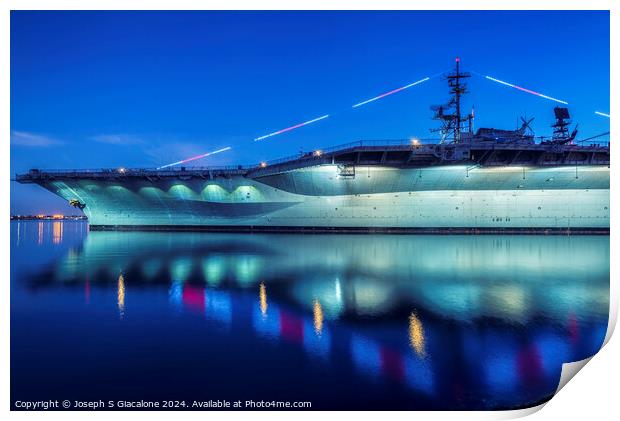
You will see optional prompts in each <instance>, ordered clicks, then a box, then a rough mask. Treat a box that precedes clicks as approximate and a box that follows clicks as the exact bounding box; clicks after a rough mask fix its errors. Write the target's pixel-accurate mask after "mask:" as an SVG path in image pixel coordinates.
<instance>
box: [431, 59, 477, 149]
mask: <svg viewBox="0 0 620 421" xmlns="http://www.w3.org/2000/svg"><path fill="white" fill-rule="evenodd" d="M455 62H456V67H455V71H454V72H453V73H449V74H448V75H446V80H447V81H448V86H449V87H450V94H451V95H452V97H451V98H450V100H449V101H448V102H447V103H446V104H443V105H436V106H433V107H431V109H432V110H433V111H435V115H434V117H433V119H434V120H439V121H440V122H441V127H439V128H437V129H432V130H431V131H432V132H440V133H441V143H444V142H445V141H446V139H448V137H449V136H450V135H451V136H452V140H453V142H455V143H458V142H461V133H462V129H463V123H465V122H468V123H469V129H468V130H469V131H470V132H471V131H472V124H473V109H472V114H471V115H467V116H466V117H462V116H461V96H463V94H466V93H467V85H466V84H465V83H464V82H463V79H466V78H468V77H471V74H469V73H467V72H461V70H460V62H461V60H460V59H459V58H458V57H457V58H456V60H455Z"/></svg>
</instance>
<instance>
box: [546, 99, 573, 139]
mask: <svg viewBox="0 0 620 421" xmlns="http://www.w3.org/2000/svg"><path fill="white" fill-rule="evenodd" d="M553 112H554V114H555V123H554V124H553V125H552V126H551V127H553V136H552V138H551V142H552V143H558V144H561V145H565V144H567V143H572V142H573V140H575V137H576V136H577V126H575V128H574V129H573V131H572V133H570V134H569V133H568V132H569V128H568V126H569V125H570V124H571V123H572V121H571V119H570V114H569V113H568V108H565V107H555V108H554V109H553Z"/></svg>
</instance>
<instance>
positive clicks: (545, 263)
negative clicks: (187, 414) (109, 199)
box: [10, 221, 610, 410]
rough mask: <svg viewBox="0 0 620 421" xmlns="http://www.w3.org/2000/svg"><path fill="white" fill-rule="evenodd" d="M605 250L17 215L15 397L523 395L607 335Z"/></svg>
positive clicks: (423, 400) (406, 402)
mask: <svg viewBox="0 0 620 421" xmlns="http://www.w3.org/2000/svg"><path fill="white" fill-rule="evenodd" d="M609 259H610V256H609V237H608V236H560V235H558V236H525V235H524V236H496V235H483V236H475V235H469V236H467V235H464V236H454V235H331V234H329V235H328V234H326V235H303V234H232V233H231V234H227V233H188V232H94V231H93V232H89V230H88V224H87V223H86V222H83V221H12V222H11V334H10V337H11V402H12V405H13V407H15V406H14V403H15V401H17V400H22V401H35V400H49V399H53V400H54V399H57V400H60V401H63V400H70V401H72V402H73V401H76V400H77V401H99V400H103V401H106V402H107V401H110V400H112V401H118V400H124V401H138V400H145V401H178V402H184V404H185V405H186V406H185V407H177V408H175V409H197V408H192V403H193V402H194V401H200V402H205V401H217V400H220V401H229V402H234V401H238V400H241V401H244V402H245V401H248V400H253V401H282V402H310V403H311V409H313V410H330V409H333V410H340V409H347V410H363V409H390V410H391V409H403V410H406V409H420V410H433V409H447V410H464V409H476V410H479V409H508V408H523V407H528V406H532V405H535V404H538V403H541V402H544V401H546V400H548V399H549V398H550V397H551V396H552V395H553V393H554V391H555V390H556V388H557V385H558V381H559V378H560V373H561V369H562V364H563V363H565V362H569V361H576V360H581V359H584V358H587V357H590V356H592V355H593V354H595V353H596V352H597V351H598V350H599V348H600V347H601V345H602V343H603V339H604V337H605V333H606V329H607V321H608V311H609ZM242 409H248V408H242Z"/></svg>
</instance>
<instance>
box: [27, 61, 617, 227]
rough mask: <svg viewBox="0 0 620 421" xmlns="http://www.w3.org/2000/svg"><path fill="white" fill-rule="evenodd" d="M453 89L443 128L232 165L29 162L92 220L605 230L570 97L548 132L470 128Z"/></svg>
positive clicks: (604, 148) (604, 187)
mask: <svg viewBox="0 0 620 421" xmlns="http://www.w3.org/2000/svg"><path fill="white" fill-rule="evenodd" d="M458 66H459V63H458V61H457V65H456V69H455V71H454V72H452V73H450V74H449V75H447V80H448V83H449V86H450V92H451V94H452V96H451V98H450V100H449V102H448V103H447V104H445V105H441V106H437V107H433V109H434V111H435V118H436V119H437V120H439V121H440V123H441V127H440V128H439V129H438V131H439V132H440V133H441V137H440V139H439V140H438V141H437V142H435V143H427V142H423V141H420V140H416V139H404V140H397V141H393V140H392V141H391V140H380V141H358V142H353V143H348V144H345V145H341V146H336V147H332V148H328V149H322V150H316V151H313V152H310V153H305V154H300V155H297V156H295V157H290V158H285V159H281V160H277V161H273V162H267V163H260V164H256V165H250V166H235V167H194V168H186V167H177V168H165V169H125V168H115V169H99V170H47V171H43V170H38V169H33V170H30V171H29V172H28V173H26V174H18V175H17V176H16V179H17V181H18V182H20V183H36V184H39V185H40V186H42V187H44V188H46V189H47V190H49V191H51V192H53V193H55V194H57V195H59V196H61V197H63V198H64V199H66V200H67V201H68V202H69V203H71V204H72V205H73V206H75V207H77V208H79V209H81V210H83V212H84V213H85V214H86V215H87V217H88V219H89V224H90V227H91V229H183V230H194V229H195V230H214V231H217V230H233V231H254V230H255V231H312V232H324V231H329V232H334V231H335V232H338V231H344V232H351V231H361V232H513V231H514V232H574V233H579V232H588V233H590V232H603V233H606V232H608V231H609V215H610V212H609V201H610V199H609V169H610V168H609V167H610V152H609V145H608V144H584V143H582V144H578V143H576V142H575V137H576V134H577V131H576V129H575V130H573V131H572V132H570V130H569V125H570V116H569V112H568V109H567V108H561V107H556V108H555V109H554V112H555V117H556V123H555V124H554V125H553V136H552V137H550V138H548V139H546V140H543V141H539V142H536V138H535V137H534V135H533V133H531V131H530V129H529V122H528V121H526V120H525V119H523V125H522V126H521V127H520V128H518V129H516V130H498V129H493V128H480V129H478V130H477V131H474V130H473V112H472V113H471V114H469V115H466V116H462V115H461V104H460V98H461V96H462V95H463V94H464V93H466V88H465V84H464V83H463V79H464V78H466V77H468V74H467V73H463V72H461V71H460V69H459V67H458Z"/></svg>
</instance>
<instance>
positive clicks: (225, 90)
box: [10, 11, 609, 213]
mask: <svg viewBox="0 0 620 421" xmlns="http://www.w3.org/2000/svg"><path fill="white" fill-rule="evenodd" d="M457 55H458V56H460V57H461V60H462V61H461V62H462V66H463V68H464V69H465V70H473V71H476V72H480V73H483V74H488V75H491V76H494V77H496V78H499V79H503V80H506V81H509V82H512V83H514V84H517V85H521V86H524V87H527V88H529V89H532V90H535V91H539V92H542V93H545V94H547V95H549V96H552V97H556V98H560V99H564V100H566V101H568V102H569V104H570V105H569V107H570V110H571V114H572V117H573V119H574V120H575V121H576V122H579V127H580V129H581V136H580V137H582V138H583V137H586V136H589V135H594V134H598V133H601V132H605V131H608V130H609V120H608V119H606V118H604V117H600V116H597V115H595V114H594V111H595V110H598V111H603V112H608V111H609V13H608V12H592V11H586V12H583V11H577V12H568V11H551V12H528V11H518V12H515V11H508V12H495V11H491V12H478V11H471V12H467V11H466V12H418V11H403V12H376V11H370V12H361V11H360V12H348V11H344V12H321V11H313V12H269V11H265V12H209V11H205V12H114V11H109V12H101V11H96V12H62V11H52V12H31V11H14V12H12V13H11V147H10V151H11V174H12V175H13V174H14V173H16V172H24V171H27V170H28V169H30V168H45V169H50V168H91V167H92V168H99V167H120V166H125V167H138V166H147V167H153V166H159V165H163V164H167V163H170V162H173V161H177V160H179V159H183V158H187V157H189V156H193V155H196V154H200V153H204V152H208V151H211V150H215V149H219V148H222V147H226V146H231V147H232V148H233V149H232V150H230V151H227V152H224V153H221V154H218V155H215V156H212V157H209V158H206V159H204V160H201V161H197V164H198V165H227V164H236V163H243V164H245V163H248V164H249V163H255V162H259V161H261V160H268V159H274V158H278V157H281V156H288V155H291V154H295V153H298V152H299V150H300V149H302V148H303V150H306V151H308V150H312V149H314V148H319V147H326V146H330V145H336V144H341V143H346V142H350V141H354V140H359V139H390V138H392V139H394V138H407V137H411V136H417V137H429V136H431V135H430V133H429V129H430V128H431V127H434V124H435V122H433V121H432V120H431V116H432V112H431V111H430V109H429V106H430V105H432V104H435V103H441V102H443V101H445V100H446V99H447V90H446V87H445V82H443V81H442V80H441V78H439V77H436V78H433V79H431V80H430V81H428V82H426V83H423V84H421V85H419V86H416V87H413V88H411V89H409V90H405V91H403V92H400V93H398V94H395V95H392V96H389V97H386V98H384V99H382V100H379V101H376V102H373V103H371V104H368V105H366V106H363V107H360V108H357V109H355V110H351V109H350V107H351V105H353V104H355V103H357V102H360V101H363V100H365V99H368V98H371V97H373V96H376V95H378V94H381V93H383V92H386V91H389V90H391V89H394V88H397V87H399V86H403V85H406V84H408V83H411V82H414V81H416V80H419V79H421V78H423V77H426V76H431V75H434V74H436V73H439V72H443V71H446V70H449V69H450V68H451V67H452V66H453V63H454V57H455V56H457ZM469 88H470V91H471V93H470V94H468V95H467V97H466V98H465V100H464V105H465V108H466V109H469V107H471V106H472V105H475V109H476V126H477V127H481V126H495V127H501V128H509V129H510V128H513V127H514V126H515V125H516V121H517V118H518V116H520V115H525V114H527V116H536V120H535V121H534V123H533V128H534V130H535V131H536V134H537V135H548V134H549V133H550V129H549V125H550V124H551V123H552V121H553V112H552V109H553V107H554V105H555V103H553V102H550V101H547V100H544V99H541V98H539V97H535V96H532V95H528V94H525V93H522V92H519V91H516V90H514V89H510V88H507V87H504V86H501V85H498V84H494V83H492V82H489V81H487V80H484V79H482V78H480V77H477V76H473V77H472V78H471V80H470V82H469ZM343 110H344V111H343ZM327 113H337V114H336V115H333V116H332V117H330V118H329V119H326V120H323V121H321V122H317V123H315V124H313V125H309V126H306V127H303V128H301V129H298V130H295V131H292V132H289V133H286V134H283V135H280V136H275V137H272V138H270V139H268V140H265V141H263V142H254V141H253V139H254V138H255V137H258V136H261V135H264V134H267V133H270V132H273V131H276V130H278V129H282V128H285V127H288V126H290V125H293V124H296V123H299V122H303V121H306V120H310V119H313V118H316V117H319V116H321V115H324V114H327ZM11 211H12V212H13V213H52V212H66V213H75V210H74V209H73V208H70V207H69V206H68V205H67V204H65V202H64V201H63V200H61V199H60V198H57V197H55V196H54V195H52V194H51V193H49V192H47V191H45V190H43V189H41V188H40V187H38V186H29V185H25V186H24V185H19V184H17V183H15V182H12V183H11Z"/></svg>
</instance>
